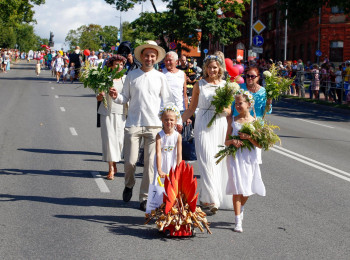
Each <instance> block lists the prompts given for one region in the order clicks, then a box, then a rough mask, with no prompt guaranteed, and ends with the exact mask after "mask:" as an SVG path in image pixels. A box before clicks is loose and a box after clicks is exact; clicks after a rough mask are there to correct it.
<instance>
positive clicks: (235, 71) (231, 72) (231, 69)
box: [226, 65, 239, 78]
mask: <svg viewBox="0 0 350 260" xmlns="http://www.w3.org/2000/svg"><path fill="white" fill-rule="evenodd" d="M226 70H227V72H228V74H229V75H230V76H231V77H232V78H235V77H237V76H238V75H239V70H238V68H236V67H233V65H232V66H228V67H226Z"/></svg>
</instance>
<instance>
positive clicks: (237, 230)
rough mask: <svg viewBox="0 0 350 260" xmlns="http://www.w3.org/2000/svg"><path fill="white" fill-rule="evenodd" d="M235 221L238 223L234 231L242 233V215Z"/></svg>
mask: <svg viewBox="0 0 350 260" xmlns="http://www.w3.org/2000/svg"><path fill="white" fill-rule="evenodd" d="M235 221H236V223H235V227H234V229H233V231H235V232H238V233H242V232H243V227H242V219H241V215H239V216H236V217H235Z"/></svg>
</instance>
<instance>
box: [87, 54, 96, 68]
mask: <svg viewBox="0 0 350 260" xmlns="http://www.w3.org/2000/svg"><path fill="white" fill-rule="evenodd" d="M97 59H98V58H97V56H96V55H90V56H89V58H88V61H89V62H90V65H91V66H94V65H95V60H97Z"/></svg>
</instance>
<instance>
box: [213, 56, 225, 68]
mask: <svg viewBox="0 0 350 260" xmlns="http://www.w3.org/2000/svg"><path fill="white" fill-rule="evenodd" d="M214 55H216V56H219V57H220V59H221V60H222V67H223V68H224V70H225V71H226V64H225V55H224V53H223V52H222V51H216V52H214Z"/></svg>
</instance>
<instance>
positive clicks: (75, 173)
mask: <svg viewBox="0 0 350 260" xmlns="http://www.w3.org/2000/svg"><path fill="white" fill-rule="evenodd" d="M0 175H33V176H35V175H49V176H61V177H76V178H92V175H91V171H88V170H48V171H43V170H24V169H1V170H0ZM106 175H107V173H106Z"/></svg>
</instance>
